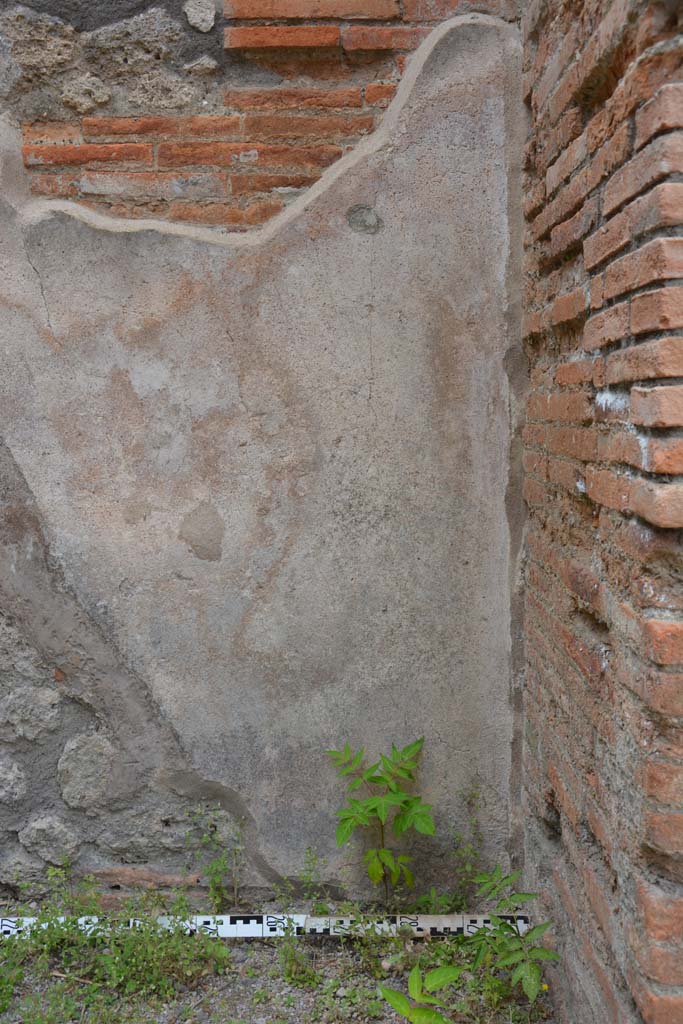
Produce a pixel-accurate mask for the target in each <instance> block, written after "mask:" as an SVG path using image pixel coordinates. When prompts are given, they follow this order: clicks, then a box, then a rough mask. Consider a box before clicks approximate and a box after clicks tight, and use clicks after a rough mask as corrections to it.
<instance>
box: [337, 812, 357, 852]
mask: <svg viewBox="0 0 683 1024" xmlns="http://www.w3.org/2000/svg"><path fill="white" fill-rule="evenodd" d="M355 827H356V826H355V824H354V822H353V821H351V820H350V819H348V818H347V819H346V820H345V821H340V822H339V824H338V825H337V833H336V839H337V846H344V844H345V843H348V841H349V839H350V838H351V836H352V835H353V831H354V829H355Z"/></svg>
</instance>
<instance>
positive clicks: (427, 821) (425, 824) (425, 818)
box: [413, 804, 436, 836]
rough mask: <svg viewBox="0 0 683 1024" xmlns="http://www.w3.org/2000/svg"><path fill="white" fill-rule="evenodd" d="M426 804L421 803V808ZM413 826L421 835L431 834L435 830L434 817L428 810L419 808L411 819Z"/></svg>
mask: <svg viewBox="0 0 683 1024" xmlns="http://www.w3.org/2000/svg"><path fill="white" fill-rule="evenodd" d="M427 806H428V805H427V804H423V808H426V807H427ZM413 827H414V828H415V831H416V832H421V833H422V835H423V836H433V835H434V833H435V832H436V828H435V825H434V819H433V818H432V816H431V814H430V813H429V811H428V810H422V809H421V810H419V811H418V813H417V814H416V815H415V818H414V821H413Z"/></svg>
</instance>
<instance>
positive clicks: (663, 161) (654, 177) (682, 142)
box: [602, 132, 683, 216]
mask: <svg viewBox="0 0 683 1024" xmlns="http://www.w3.org/2000/svg"><path fill="white" fill-rule="evenodd" d="M682 171H683V132H674V133H672V134H671V135H662V136H661V137H660V138H658V139H655V140H654V142H651V143H650V144H649V145H648V146H646V147H645V149H641V150H640V152H639V153H637V154H636V156H634V157H633V159H632V160H630V161H629V163H627V164H626V165H625V166H624V167H622V168H621V170H619V171H617V172H616V173H615V174H614V175H613V176H612V178H611V179H610V181H609V182H608V183H607V185H606V186H605V191H604V194H603V202H602V212H603V216H608V215H609V214H610V213H613V212H614V211H615V210H616V209H617V207H619V206H621V205H622V203H625V202H626V200H628V199H631V198H632V197H633V196H635V195H637V194H638V192H642V191H644V189H646V188H649V187H650V185H654V184H656V182H658V181H660V180H661V179H662V178H666V177H667V176H668V175H669V174H676V173H680V172H682Z"/></svg>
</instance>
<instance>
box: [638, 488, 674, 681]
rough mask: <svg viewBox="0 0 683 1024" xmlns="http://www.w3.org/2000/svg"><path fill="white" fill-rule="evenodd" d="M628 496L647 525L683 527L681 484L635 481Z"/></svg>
mask: <svg viewBox="0 0 683 1024" xmlns="http://www.w3.org/2000/svg"><path fill="white" fill-rule="evenodd" d="M630 494H631V509H632V511H633V512H635V513H636V515H639V516H641V517H642V518H643V519H645V520H647V522H648V523H652V524H653V525H654V526H661V527H663V528H665V529H671V530H676V529H679V528H680V527H683V484H674V483H655V482H653V481H650V480H643V479H636V480H633V481H632V482H631V491H630ZM681 660H682V661H683V658H681Z"/></svg>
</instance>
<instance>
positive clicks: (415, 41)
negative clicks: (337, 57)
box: [342, 25, 429, 52]
mask: <svg viewBox="0 0 683 1024" xmlns="http://www.w3.org/2000/svg"><path fill="white" fill-rule="evenodd" d="M428 35H429V29H426V28H413V27H411V26H408V25H401V26H396V27H395V28H392V27H391V26H376V27H372V28H370V27H369V26H368V27H366V26H365V25H352V26H350V27H349V28H346V29H344V32H343V36H342V45H343V47H344V49H345V50H348V51H349V52H352V51H354V50H414V49H415V48H416V47H418V46H419V45H420V43H421V42H422V40H423V39H425V38H426V37H427V36H428Z"/></svg>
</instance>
